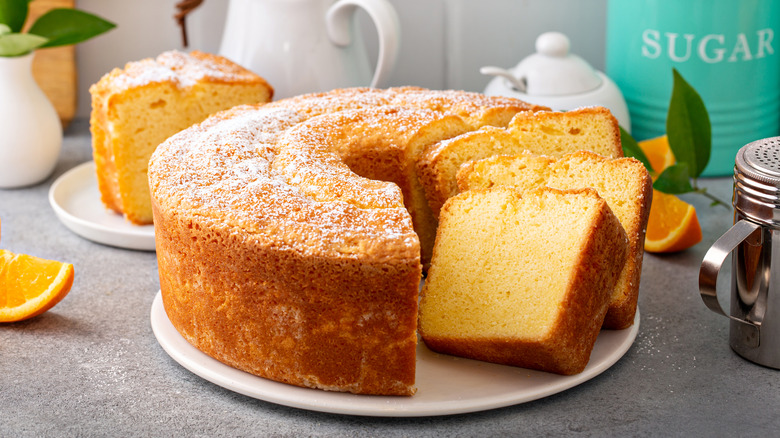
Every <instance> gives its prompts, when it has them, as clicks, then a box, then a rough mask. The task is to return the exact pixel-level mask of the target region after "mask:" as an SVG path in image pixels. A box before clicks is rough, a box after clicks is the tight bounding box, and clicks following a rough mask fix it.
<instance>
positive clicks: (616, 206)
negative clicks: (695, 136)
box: [457, 151, 653, 329]
mask: <svg viewBox="0 0 780 438" xmlns="http://www.w3.org/2000/svg"><path fill="white" fill-rule="evenodd" d="M457 180H458V188H459V190H461V191H466V190H471V189H475V188H490V187H494V186H497V185H507V186H514V187H516V188H517V189H519V190H520V191H523V192H524V191H528V190H532V189H535V188H538V187H543V186H549V187H555V188H558V189H577V188H585V187H590V188H593V189H595V190H596V191H597V192H598V194H599V196H601V197H602V198H604V200H605V201H606V202H607V204H608V205H609V206H610V208H611V209H612V211H613V212H614V213H615V216H617V218H618V219H619V220H620V223H621V224H622V225H623V228H624V229H625V232H626V235H627V236H628V242H629V249H628V257H627V259H626V263H625V266H624V268H623V270H622V272H621V274H620V278H619V280H618V282H617V284H616V285H615V290H614V292H613V294H612V299H611V302H610V306H609V311H608V312H607V316H606V318H605V320H604V328H608V329H624V328H626V327H629V326H630V325H631V324H633V322H634V315H635V313H636V307H637V300H638V297H639V279H640V275H641V273H642V257H643V255H644V242H645V229H646V227H647V219H648V216H649V214H650V203H651V199H652V196H653V190H652V180H651V178H650V175H649V173H648V172H647V169H645V167H644V165H643V164H642V163H640V162H639V161H638V160H636V159H633V158H617V159H607V158H605V157H602V156H600V155H598V154H595V153H593V152H588V151H579V152H575V153H573V154H567V155H564V156H563V157H561V158H559V159H555V158H552V157H549V156H534V155H532V154H528V153H526V154H520V155H516V156H498V155H497V156H493V157H489V158H485V159H482V160H478V161H473V162H469V163H467V164H465V165H464V166H463V167H461V169H460V170H459V171H458V174H457Z"/></svg>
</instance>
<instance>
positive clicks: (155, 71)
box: [111, 50, 247, 89]
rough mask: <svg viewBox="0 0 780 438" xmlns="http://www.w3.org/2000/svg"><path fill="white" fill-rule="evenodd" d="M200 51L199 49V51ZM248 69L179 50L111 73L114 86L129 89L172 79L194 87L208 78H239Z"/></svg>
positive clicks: (171, 80) (186, 86) (173, 81)
mask: <svg viewBox="0 0 780 438" xmlns="http://www.w3.org/2000/svg"><path fill="white" fill-rule="evenodd" d="M196 53H197V52H196ZM246 76H247V72H246V71H245V70H243V69H240V68H238V67H237V66H233V65H230V64H228V63H226V62H222V63H220V62H219V59H218V58H215V57H213V56H194V55H192V54H188V53H183V52H179V51H176V50H173V51H169V52H164V53H162V54H160V55H159V56H157V58H155V59H152V58H147V59H143V60H140V61H135V62H130V63H128V64H127V65H126V66H125V68H124V70H118V69H117V70H114V71H113V72H112V73H111V81H112V85H113V86H115V87H118V88H119V89H129V88H134V87H140V86H144V85H147V84H150V83H162V82H170V83H173V84H174V85H176V86H177V87H179V88H188V87H192V86H193V85H195V84H196V83H198V82H199V81H202V80H203V79H204V78H209V79H211V80H219V81H224V82H227V81H239V80H241V79H242V78H244V77H246Z"/></svg>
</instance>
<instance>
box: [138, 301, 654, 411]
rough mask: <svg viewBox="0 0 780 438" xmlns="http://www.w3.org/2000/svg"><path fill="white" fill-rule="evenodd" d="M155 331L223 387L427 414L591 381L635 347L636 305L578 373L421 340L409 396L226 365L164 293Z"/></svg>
mask: <svg viewBox="0 0 780 438" xmlns="http://www.w3.org/2000/svg"><path fill="white" fill-rule="evenodd" d="M151 323H152V330H153V331H154V334H155V336H156V337H157V341H158V342H159V343H160V345H161V346H162V348H163V349H164V350H165V351H166V352H167V353H168V354H169V355H170V356H171V357H172V358H173V359H174V360H175V361H176V362H178V363H179V364H180V365H182V366H183V367H184V368H186V369H188V370H190V371H191V372H193V373H195V374H196V375H198V376H200V377H202V378H204V379H206V380H208V381H210V382H212V383H215V384H217V385H219V386H222V387H223V388H226V389H229V390H231V391H235V392H238V393H240V394H244V395H247V396H249V397H254V398H257V399H260V400H265V401H269V402H272V403H277V404H280V405H285V406H291V407H296V408H302V409H308V410H312V411H320V412H330V413H338V414H349V415H371V416H381V417H422V416H433V415H451V414H461V413H467V412H476V411H483V410H488V409H494V408H500V407H504V406H510V405H514V404H519V403H525V402H529V401H532V400H536V399H540V398H542V397H547V396H549V395H552V394H555V393H558V392H561V391H565V390H567V389H569V388H572V387H574V386H576V385H579V384H580V383H583V382H585V381H588V380H590V379H592V378H594V377H596V376H597V375H599V374H601V373H602V372H603V371H604V370H606V369H608V368H609V367H611V366H612V365H613V364H614V363H615V362H617V361H618V359H620V358H621V357H623V355H624V354H625V353H626V351H628V349H629V348H630V347H631V344H632V343H633V342H634V339H635V338H636V335H637V333H638V331H639V312H638V311H637V314H636V317H635V319H634V325H633V326H631V327H630V328H627V329H625V330H616V331H612V330H603V331H602V332H601V333H600V334H599V337H598V339H597V340H596V345H595V346H594V348H593V352H592V353H591V357H590V362H589V363H588V366H587V367H586V368H585V371H583V372H582V373H580V374H577V375H574V376H559V375H557V374H550V373H545V372H541V371H533V370H528V369H524V368H515V367H510V366H504V365H496V364H491V363H487V362H480V361H475V360H470V359H463V358H459V357H454V356H447V355H443V354H438V353H434V352H432V351H430V350H429V349H428V348H426V347H425V344H424V343H422V342H419V343H418V345H417V374H416V382H417V394H415V395H414V396H412V397H393V396H372V395H356V394H348V393H341V392H328V391H322V390H318V389H309V388H300V387H297V386H292V385H287V384H284V383H279V382H274V381H272V380H268V379H264V378H262V377H257V376H254V375H252V374H249V373H245V372H243V371H239V370H237V369H235V368H232V367H229V366H227V365H225V364H223V363H221V362H219V361H217V360H215V359H213V358H212V357H210V356H208V355H206V354H204V353H202V352H201V351H200V350H198V349H196V348H195V347H193V346H192V345H190V344H189V343H188V342H187V341H186V340H185V339H184V338H183V337H182V336H181V335H180V334H179V332H178V331H177V330H176V328H174V327H173V325H172V324H171V322H170V320H169V319H168V315H167V314H166V313H165V308H164V307H163V303H162V295H161V294H160V293H158V294H157V296H156V297H155V299H154V302H153V304H152V311H151Z"/></svg>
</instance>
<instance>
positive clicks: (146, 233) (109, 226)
mask: <svg viewBox="0 0 780 438" xmlns="http://www.w3.org/2000/svg"><path fill="white" fill-rule="evenodd" d="M49 203H50V204H51V206H52V208H53V209H54V212H55V213H56V214H57V217H58V218H59V219H60V221H62V223H63V224H65V226H66V227H68V228H69V229H70V230H71V231H73V232H74V233H76V234H78V235H80V236H82V237H84V238H86V239H89V240H91V241H93V242H98V243H103V244H106V245H111V246H117V247H120V248H127V249H138V250H145V251H154V225H144V226H138V225H133V224H131V223H130V222H128V221H127V220H125V218H124V217H122V216H121V215H118V214H116V213H114V212H112V211H110V210H108V209H107V208H106V207H105V206H104V205H103V203H102V202H101V201H100V193H99V191H98V187H97V178H96V177H95V163H94V162H92V161H90V162H87V163H83V164H80V165H78V166H76V167H74V168H73V169H70V170H69V171H67V172H65V173H64V174H62V176H60V177H59V178H57V180H56V181H54V184H52V186H51V189H49Z"/></svg>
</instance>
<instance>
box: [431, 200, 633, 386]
mask: <svg viewBox="0 0 780 438" xmlns="http://www.w3.org/2000/svg"><path fill="white" fill-rule="evenodd" d="M627 248H628V242H627V239H626V235H625V232H624V231H623V227H622V226H621V225H620V222H619V221H618V220H617V218H616V217H615V216H614V214H613V213H612V211H611V210H610V208H609V206H608V205H607V203H606V202H605V201H604V200H603V199H602V198H601V197H599V196H598V194H597V193H596V191H595V190H593V189H580V190H568V191H561V190H557V189H551V188H543V189H538V190H532V191H529V192H526V193H524V194H522V196H521V193H520V192H519V191H518V190H516V189H514V188H511V187H505V186H498V187H495V188H492V189H489V190H470V191H467V192H463V193H461V194H458V195H457V196H455V197H453V198H451V199H450V200H448V201H447V202H446V203H445V205H444V207H443V208H442V211H441V216H440V223H439V229H438V234H437V238H436V245H435V247H434V252H433V260H432V262H431V268H430V271H429V272H428V277H427V279H426V281H425V284H424V286H423V289H422V298H421V301H420V309H419V326H418V329H419V331H420V334H421V336H422V339H423V341H424V342H425V344H426V345H427V346H428V347H429V348H430V349H431V350H433V351H437V352H440V353H445V354H452V355H456V356H462V357H467V358H472V359H478V360H484V361H488V362H494V363H500V364H506V365H514V366H519V367H525V368H533V369H537V370H543V371H549V372H553V373H559V374H565V375H569V374H576V373H579V372H581V371H582V370H583V369H584V368H585V366H586V365H587V363H588V360H589V358H590V353H591V351H592V349H593V345H594V343H595V341H596V337H597V336H598V333H599V330H600V328H601V325H602V322H603V320H604V316H605V314H606V312H607V306H608V304H609V301H610V297H611V294H612V290H613V287H614V285H615V282H616V281H617V278H618V275H619V273H620V271H621V269H622V267H623V263H624V261H625V257H626V251H627Z"/></svg>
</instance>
